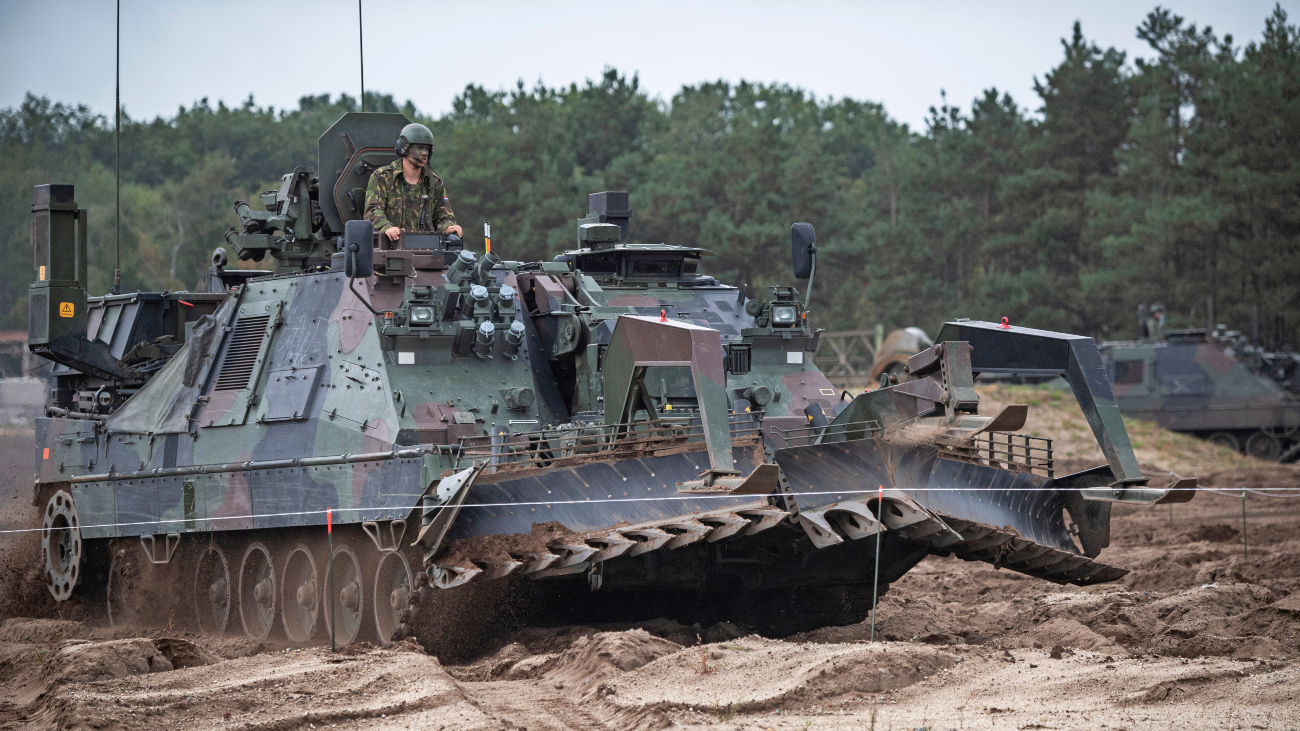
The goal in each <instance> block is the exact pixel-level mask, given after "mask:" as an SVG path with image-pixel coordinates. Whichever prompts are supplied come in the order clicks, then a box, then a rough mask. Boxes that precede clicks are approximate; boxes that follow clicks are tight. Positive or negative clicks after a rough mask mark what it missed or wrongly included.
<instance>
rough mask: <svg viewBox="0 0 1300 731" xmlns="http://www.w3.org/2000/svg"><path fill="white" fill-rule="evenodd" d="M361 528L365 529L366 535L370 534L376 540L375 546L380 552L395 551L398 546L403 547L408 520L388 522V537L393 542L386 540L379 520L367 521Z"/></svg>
mask: <svg viewBox="0 0 1300 731" xmlns="http://www.w3.org/2000/svg"><path fill="white" fill-rule="evenodd" d="M361 530H364V531H365V532H366V535H368V536H370V540H371V541H372V542H374V544H375V548H378V549H379V552H380V553H395V552H396V551H397V549H398V548H401V546H402V538H404V537H405V536H406V521H405V520H404V519H398V520H394V521H390V522H389V523H388V537H389V538H390V539H391V542H388V541H385V540H384V534H383V532H382V531H380V530H379V523H378V521H374V520H367V521H365V522H364V523H362V524H361Z"/></svg>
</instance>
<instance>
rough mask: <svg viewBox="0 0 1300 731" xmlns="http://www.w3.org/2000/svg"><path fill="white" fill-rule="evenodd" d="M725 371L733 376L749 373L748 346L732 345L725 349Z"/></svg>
mask: <svg viewBox="0 0 1300 731" xmlns="http://www.w3.org/2000/svg"><path fill="white" fill-rule="evenodd" d="M727 355H728V358H727V370H729V371H731V372H732V373H734V374H735V375H738V376H743V375H745V374H746V373H749V363H750V352H749V346H748V345H732V346H730V347H729V348H727Z"/></svg>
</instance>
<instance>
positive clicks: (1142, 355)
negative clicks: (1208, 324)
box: [1101, 328, 1300, 460]
mask: <svg viewBox="0 0 1300 731" xmlns="http://www.w3.org/2000/svg"><path fill="white" fill-rule="evenodd" d="M1101 352H1102V357H1103V358H1104V359H1105V361H1106V369H1107V373H1108V374H1109V375H1110V378H1111V382H1112V383H1113V387H1114V391H1115V399H1116V402H1117V403H1118V404H1119V407H1120V410H1121V411H1123V412H1124V414H1126V415H1128V416H1132V417H1135V418H1140V419H1148V420H1151V421H1155V422H1156V423H1158V424H1160V425H1161V426H1163V427H1165V428H1166V429H1172V430H1174V431H1180V432H1187V433H1190V434H1194V435H1196V436H1198V437H1201V438H1204V439H1208V440H1209V441H1211V442H1214V443H1215V444H1219V445H1221V446H1224V447H1227V448H1229V449H1232V450H1235V451H1240V452H1243V453H1245V454H1248V455H1250V456H1252V457H1256V458H1258V459H1264V460H1276V459H1279V458H1281V457H1283V456H1284V455H1285V456H1286V457H1287V458H1289V459H1294V458H1295V456H1297V450H1296V449H1294V448H1293V447H1294V446H1295V445H1296V443H1297V441H1300V440H1298V437H1300V401H1298V400H1297V394H1296V393H1295V392H1294V391H1291V390H1288V386H1289V385H1291V384H1292V383H1293V382H1294V372H1295V367H1294V363H1291V362H1289V361H1291V358H1290V357H1289V354H1275V353H1266V352H1262V351H1260V350H1258V349H1256V348H1253V347H1251V346H1249V345H1248V344H1247V343H1246V340H1245V339H1244V338H1242V337H1241V336H1240V334H1239V333H1236V332H1231V331H1227V330H1226V329H1219V330H1217V331H1216V332H1215V333H1212V334H1211V335H1210V336H1209V337H1207V336H1206V330H1205V329H1204V328H1201V329H1194V330H1175V331H1171V332H1169V333H1168V334H1167V337H1166V339H1165V340H1164V341H1157V340H1154V339H1147V340H1139V341H1133V342H1111V343H1104V344H1103V345H1102V346H1101ZM1288 366H1290V367H1289V368H1288Z"/></svg>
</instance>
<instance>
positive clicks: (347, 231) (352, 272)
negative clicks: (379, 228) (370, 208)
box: [343, 219, 375, 279]
mask: <svg viewBox="0 0 1300 731" xmlns="http://www.w3.org/2000/svg"><path fill="white" fill-rule="evenodd" d="M343 262H344V271H345V272H346V273H347V275H348V277H349V278H351V279H365V278H366V277H369V276H371V275H373V274H374V273H375V225H374V224H373V223H371V222H369V221H367V220H365V219H359V220H356V221H348V222H347V223H345V224H344V225H343Z"/></svg>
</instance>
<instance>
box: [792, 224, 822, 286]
mask: <svg viewBox="0 0 1300 731" xmlns="http://www.w3.org/2000/svg"><path fill="white" fill-rule="evenodd" d="M816 255H817V234H816V233H815V232H814V231H813V226H812V224H811V223H796V224H794V225H793V226H791V227H790V256H791V258H792V259H793V261H794V278H795V279H807V278H808V277H810V276H812V269H813V257H815V256H816Z"/></svg>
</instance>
